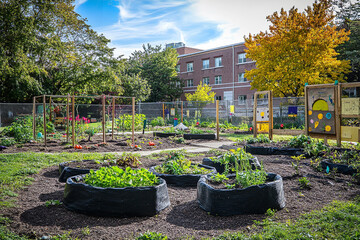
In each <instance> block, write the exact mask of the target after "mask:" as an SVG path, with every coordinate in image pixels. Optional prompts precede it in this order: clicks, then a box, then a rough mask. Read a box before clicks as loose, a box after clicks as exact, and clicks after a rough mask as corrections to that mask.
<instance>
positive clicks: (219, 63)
mask: <svg viewBox="0 0 360 240" xmlns="http://www.w3.org/2000/svg"><path fill="white" fill-rule="evenodd" d="M222 66H223V65H222V57H216V58H215V67H222Z"/></svg>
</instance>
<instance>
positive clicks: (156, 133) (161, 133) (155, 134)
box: [153, 132, 176, 138]
mask: <svg viewBox="0 0 360 240" xmlns="http://www.w3.org/2000/svg"><path fill="white" fill-rule="evenodd" d="M153 136H154V137H163V138H168V137H175V136H176V133H163V132H153Z"/></svg>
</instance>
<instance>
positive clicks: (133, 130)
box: [131, 97, 135, 145]
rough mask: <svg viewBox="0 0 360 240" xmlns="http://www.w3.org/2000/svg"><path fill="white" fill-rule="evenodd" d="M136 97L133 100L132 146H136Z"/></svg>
mask: <svg viewBox="0 0 360 240" xmlns="http://www.w3.org/2000/svg"><path fill="white" fill-rule="evenodd" d="M134 128H135V97H133V98H132V129H131V130H132V144H133V145H135V129H134Z"/></svg>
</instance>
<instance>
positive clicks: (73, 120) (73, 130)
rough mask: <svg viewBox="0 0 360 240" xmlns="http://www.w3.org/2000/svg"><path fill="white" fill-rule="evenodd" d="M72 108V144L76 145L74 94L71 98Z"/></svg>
mask: <svg viewBox="0 0 360 240" xmlns="http://www.w3.org/2000/svg"><path fill="white" fill-rule="evenodd" d="M71 108H72V114H71V116H72V136H71V139H72V146H73V147H75V96H74V95H73V96H72V99H71Z"/></svg>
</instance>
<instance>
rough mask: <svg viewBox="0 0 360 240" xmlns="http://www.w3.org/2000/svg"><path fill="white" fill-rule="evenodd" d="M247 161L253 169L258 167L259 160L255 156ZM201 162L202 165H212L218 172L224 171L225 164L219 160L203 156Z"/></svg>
mask: <svg viewBox="0 0 360 240" xmlns="http://www.w3.org/2000/svg"><path fill="white" fill-rule="evenodd" d="M221 157H222V156H219V157H218V158H221ZM249 162H250V164H251V168H252V169H253V170H255V169H257V168H260V162H259V160H258V158H257V157H254V158H252V159H249ZM202 164H203V165H207V166H210V167H214V168H215V169H216V171H217V172H218V173H223V172H224V171H225V165H224V164H221V163H219V162H214V161H213V160H211V159H210V158H204V159H203V160H202Z"/></svg>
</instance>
